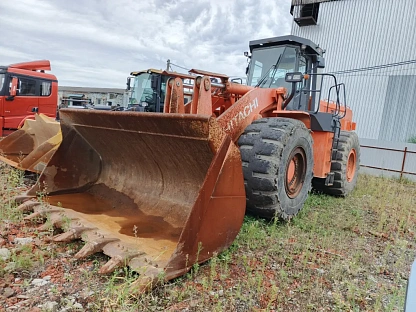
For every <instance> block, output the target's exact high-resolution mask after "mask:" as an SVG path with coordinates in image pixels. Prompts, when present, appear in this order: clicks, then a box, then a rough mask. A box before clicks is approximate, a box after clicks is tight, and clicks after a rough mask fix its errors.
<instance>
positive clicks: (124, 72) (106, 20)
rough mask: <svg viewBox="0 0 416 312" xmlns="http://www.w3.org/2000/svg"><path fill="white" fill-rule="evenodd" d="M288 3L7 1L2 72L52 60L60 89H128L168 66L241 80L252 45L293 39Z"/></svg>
mask: <svg viewBox="0 0 416 312" xmlns="http://www.w3.org/2000/svg"><path fill="white" fill-rule="evenodd" d="M290 2H291V0H235V1H233V0H199V1H195V0H169V1H166V0H147V1H143V0H141V1H137V0H136V1H134V0H117V1H112V0H82V1H81V0H66V1H63V0H62V1H61V0H19V1H15V0H1V1H0V29H1V32H2V37H3V40H2V43H1V45H0V65H9V64H13V63H18V62H25V61H32V60H39V59H48V60H50V61H51V66H52V71H51V72H52V73H53V74H55V75H56V76H57V78H58V81H59V84H60V85H62V86H77V87H102V88H105V87H107V88H124V87H125V83H126V77H127V76H128V75H129V73H130V72H132V71H137V70H143V69H147V68H156V69H165V68H166V61H167V60H168V59H170V60H171V62H172V63H173V64H177V65H180V66H182V67H185V68H197V69H203V70H207V71H211V72H218V73H223V74H227V75H229V76H240V77H242V76H244V72H245V68H246V65H247V59H246V58H245V57H244V55H243V53H244V51H248V42H249V41H250V40H256V39H263V38H268V37H275V36H281V35H287V34H289V33H290V27H291V20H292V16H291V15H290V12H289V11H290ZM172 68H173V70H177V71H182V72H183V70H181V69H179V68H177V67H172Z"/></svg>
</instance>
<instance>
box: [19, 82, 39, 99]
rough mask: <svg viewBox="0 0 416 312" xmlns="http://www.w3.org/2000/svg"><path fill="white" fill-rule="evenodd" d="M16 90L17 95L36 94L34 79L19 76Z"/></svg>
mask: <svg viewBox="0 0 416 312" xmlns="http://www.w3.org/2000/svg"><path fill="white" fill-rule="evenodd" d="M18 86H19V88H18V90H17V91H18V92H17V95H19V96H33V95H36V80H32V79H26V78H19V84H18Z"/></svg>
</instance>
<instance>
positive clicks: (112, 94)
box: [58, 86, 128, 107]
mask: <svg viewBox="0 0 416 312" xmlns="http://www.w3.org/2000/svg"><path fill="white" fill-rule="evenodd" d="M127 98H128V96H127V93H126V90H124V89H116V88H87V87H67V86H59V87H58V104H59V105H60V106H62V107H68V106H83V105H95V106H127Z"/></svg>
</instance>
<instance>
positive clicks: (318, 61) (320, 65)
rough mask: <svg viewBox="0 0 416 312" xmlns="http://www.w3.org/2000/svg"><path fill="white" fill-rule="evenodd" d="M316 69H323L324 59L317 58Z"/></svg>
mask: <svg viewBox="0 0 416 312" xmlns="http://www.w3.org/2000/svg"><path fill="white" fill-rule="evenodd" d="M317 67H318V68H325V59H324V58H323V57H322V56H318V57H317Z"/></svg>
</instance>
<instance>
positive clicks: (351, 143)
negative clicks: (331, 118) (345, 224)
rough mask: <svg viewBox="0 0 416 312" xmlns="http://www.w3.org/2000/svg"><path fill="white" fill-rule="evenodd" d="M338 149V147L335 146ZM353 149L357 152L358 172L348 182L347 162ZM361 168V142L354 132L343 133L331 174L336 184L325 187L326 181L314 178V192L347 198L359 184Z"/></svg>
mask: <svg viewBox="0 0 416 312" xmlns="http://www.w3.org/2000/svg"><path fill="white" fill-rule="evenodd" d="M334 148H336V146H334ZM351 149H355V151H356V171H355V174H354V178H353V179H352V180H351V181H348V180H347V173H346V171H347V161H348V155H349V153H350V151H351ZM359 168H360V142H359V139H358V136H357V134H356V133H355V132H352V131H341V133H340V137H339V142H338V149H337V150H335V151H333V153H332V163H331V172H333V173H334V183H333V185H331V186H326V185H325V179H320V178H314V179H313V180H312V186H313V188H314V190H316V191H318V192H321V193H325V194H328V195H333V196H342V197H345V196H347V195H348V194H349V193H351V191H352V190H353V189H354V187H355V185H356V183H357V177H358V171H359Z"/></svg>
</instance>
